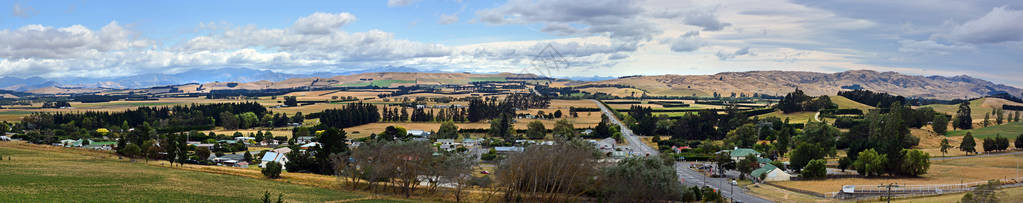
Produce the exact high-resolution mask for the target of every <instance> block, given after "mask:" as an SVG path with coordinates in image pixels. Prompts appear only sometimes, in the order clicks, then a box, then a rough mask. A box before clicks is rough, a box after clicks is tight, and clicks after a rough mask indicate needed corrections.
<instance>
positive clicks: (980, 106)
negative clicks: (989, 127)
mask: <svg viewBox="0 0 1023 203" xmlns="http://www.w3.org/2000/svg"><path fill="white" fill-rule="evenodd" d="M1005 104H1009V105H1016V106H1023V104H1021V103H1017V102H1013V101H1009V100H1005V99H1001V98H980V99H974V100H973V101H970V116H971V117H972V118H973V122H983V120H984V114H985V113H991V110H993V109H995V108H1002V105H1005ZM923 107H931V108H934V111H937V112H941V113H945V114H948V115H955V113H956V111H958V110H959V105H958V104H931V105H925V106H923ZM991 120H992V121H993V120H994V116H992V117H991Z"/></svg>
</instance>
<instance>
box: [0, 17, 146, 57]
mask: <svg viewBox="0 0 1023 203" xmlns="http://www.w3.org/2000/svg"><path fill="white" fill-rule="evenodd" d="M135 36H136V34H135V33H134V32H131V31H129V30H127V29H125V28H124V27H122V26H121V25H120V24H118V23H117V22H116V21H115V22H110V23H109V24H107V25H106V26H103V28H101V29H100V30H98V31H93V30H90V29H88V28H86V27H84V26H81V25H72V26H68V27H63V28H53V27H46V26H42V25H26V26H24V27H21V28H18V29H17V30H2V31H0V58H14V59H19V58H79V57H88V56H93V55H95V54H99V53H103V52H108V51H121V50H128V49H137V48H145V47H147V46H150V45H152V44H153V42H151V41H148V40H142V39H136V37H135Z"/></svg>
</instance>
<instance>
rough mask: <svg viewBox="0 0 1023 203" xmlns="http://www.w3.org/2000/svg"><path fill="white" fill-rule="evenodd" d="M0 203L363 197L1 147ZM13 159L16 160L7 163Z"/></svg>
mask: <svg viewBox="0 0 1023 203" xmlns="http://www.w3.org/2000/svg"><path fill="white" fill-rule="evenodd" d="M0 155H2V156H3V157H5V159H4V160H3V161H0V171H3V173H0V191H3V192H2V193H3V195H0V202H104V201H118V202H258V201H260V199H261V198H262V196H263V193H264V192H265V191H269V192H271V193H273V195H272V196H274V197H276V195H277V194H278V193H283V194H284V199H285V200H287V201H299V202H323V201H336V200H346V199H354V198H361V197H363V196H364V195H362V194H356V193H351V192H343V191H336V190H331V189H325V188H318V187H310V186H303V185H296V184H289V183H285V182H279V181H271V180H267V179H262V178H248V177H242V176H235V175H223V174H214V173H205V172H198V171H190V170H181V169H175V168H167V167H161V166H156V165H147V164H143V163H132V162H129V161H125V160H118V159H116V158H110V155H109V154H106V153H100V152H87V151H83V150H72V149H61V148H59V147H49V146H38V145H29V144H23V143H11V142H4V143H0ZM8 156H10V157H12V158H13V160H8V159H7V157H8ZM140 162H141V160H140Z"/></svg>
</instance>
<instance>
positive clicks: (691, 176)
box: [591, 99, 771, 203]
mask: <svg viewBox="0 0 1023 203" xmlns="http://www.w3.org/2000/svg"><path fill="white" fill-rule="evenodd" d="M591 100H592V99H591ZM592 101H593V102H595V103H597V106H599V107H600V111H602V112H604V115H607V118H608V120H610V121H611V123H614V124H615V125H618V126H619V127H620V128H621V130H622V137H625V139H626V140H628V141H629V149H631V150H632V152H631V153H632V154H633V155H634V156H644V155H647V154H649V155H651V156H656V155H657V154H658V152H657V150H654V149H653V148H651V147H650V146H647V145H646V144H643V142H641V141H640V140H639V137H638V136H636V135H635V134H633V133H632V130H630V129H629V127H627V126H625V125H622V122H621V121H619V120H618V118H617V117H615V115H614V113H612V112H611V110H610V109H608V108H607V107H606V106H604V104H602V103H600V102H599V101H597V100H592ZM685 166H688V164H682V163H676V164H675V173H678V176H679V177H680V178H682V179H681V180H680V181H682V184H691V185H698V186H703V185H706V186H708V187H711V188H714V189H717V190H718V191H720V192H721V195H723V196H725V197H728V198H731V199H732V200H735V201H736V202H756V203H760V202H771V201H767V200H764V199H761V198H759V197H756V196H753V195H749V194H746V193H745V192H744V191H743V190H742V189H741V188H738V187H735V188H731V187H729V186H730V184H731V180H730V179H728V178H711V177H706V176H704V175H703V174H701V173H699V172H696V171H693V170H692V169H689V167H685ZM704 180H706V182H704ZM730 189H735V190H730Z"/></svg>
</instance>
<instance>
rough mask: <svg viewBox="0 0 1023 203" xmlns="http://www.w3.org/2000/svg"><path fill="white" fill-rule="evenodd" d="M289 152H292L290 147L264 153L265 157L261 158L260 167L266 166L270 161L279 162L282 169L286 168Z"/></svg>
mask: <svg viewBox="0 0 1023 203" xmlns="http://www.w3.org/2000/svg"><path fill="white" fill-rule="evenodd" d="M288 153H291V149H290V148H286V147H285V148H280V149H275V150H272V151H269V152H266V154H263V158H262V159H260V163H259V167H260V168H266V164H267V163H270V162H277V163H280V164H281V169H282V170H283V169H284V164H286V163H288V157H287V155H288Z"/></svg>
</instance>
